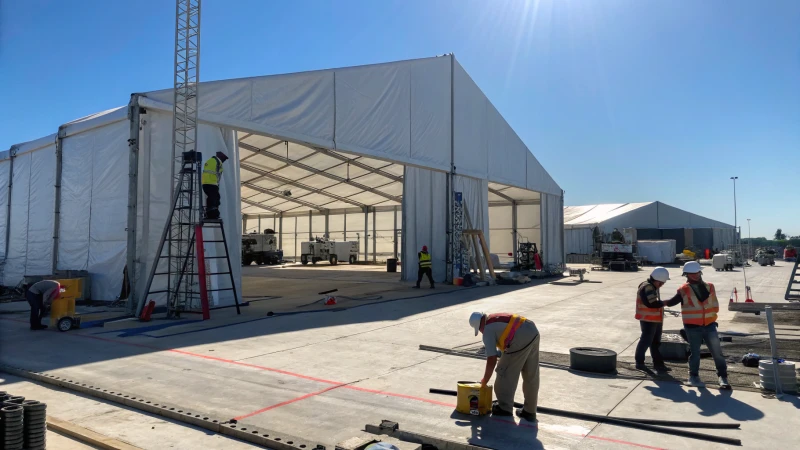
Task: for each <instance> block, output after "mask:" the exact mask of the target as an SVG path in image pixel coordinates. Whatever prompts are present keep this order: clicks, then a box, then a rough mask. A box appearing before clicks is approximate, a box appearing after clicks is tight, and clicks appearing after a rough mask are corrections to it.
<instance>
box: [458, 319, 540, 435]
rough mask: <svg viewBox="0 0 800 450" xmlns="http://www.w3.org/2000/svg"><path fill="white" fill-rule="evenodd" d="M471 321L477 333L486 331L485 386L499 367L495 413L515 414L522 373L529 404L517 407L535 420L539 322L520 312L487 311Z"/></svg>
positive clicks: (523, 391) (493, 410) (495, 387)
mask: <svg viewBox="0 0 800 450" xmlns="http://www.w3.org/2000/svg"><path fill="white" fill-rule="evenodd" d="M469 324H470V326H472V328H473V329H474V330H475V336H477V335H478V333H479V332H480V333H483V346H484V347H485V349H486V370H485V371H484V373H483V378H482V379H481V386H486V385H487V384H488V383H489V380H490V379H491V378H492V372H493V371H495V367H497V378H496V379H495V381H494V394H495V397H497V402H496V403H495V404H494V405H492V414H493V415H495V416H511V415H513V412H512V411H513V410H514V394H515V393H516V391H517V384H518V383H519V378H520V374H521V375H522V393H523V394H524V395H525V404H524V407H523V408H520V409H518V410H517V416H519V417H521V418H523V419H525V420H529V421H531V422H535V421H536V406H537V403H538V401H539V330H538V329H536V325H535V324H534V323H533V321H531V320H528V319H526V318H524V317H522V316H520V315H517V314H507V313H499V314H484V313H483V312H474V313H472V315H470V317H469ZM501 353H502V356H503V357H502V358H500V364H498V363H497V358H498V356H500V354H501Z"/></svg>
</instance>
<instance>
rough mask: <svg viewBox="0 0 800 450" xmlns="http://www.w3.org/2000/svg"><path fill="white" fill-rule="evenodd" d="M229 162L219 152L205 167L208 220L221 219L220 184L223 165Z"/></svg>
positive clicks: (204, 181) (204, 183) (204, 177)
mask: <svg viewBox="0 0 800 450" xmlns="http://www.w3.org/2000/svg"><path fill="white" fill-rule="evenodd" d="M227 160H228V156H227V155H225V153H222V152H217V154H216V155H214V156H212V157H211V158H208V160H207V161H206V163H205V164H204V165H203V177H202V181H203V192H205V194H206V217H205V218H206V219H219V198H220V197H219V182H220V180H221V179H222V163H224V162H225V161H227Z"/></svg>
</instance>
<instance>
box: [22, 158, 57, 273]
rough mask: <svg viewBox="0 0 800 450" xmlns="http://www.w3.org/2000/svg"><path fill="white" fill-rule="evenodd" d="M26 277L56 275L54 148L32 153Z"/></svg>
mask: <svg viewBox="0 0 800 450" xmlns="http://www.w3.org/2000/svg"><path fill="white" fill-rule="evenodd" d="M30 155H31V174H30V188H29V203H28V217H29V218H30V219H29V220H28V247H27V250H26V253H27V258H26V261H25V274H26V275H49V274H51V273H53V221H54V216H53V213H54V211H55V189H54V185H55V178H56V147H55V144H53V145H51V146H48V147H46V148H44V149H42V150H37V151H35V152H32V153H30Z"/></svg>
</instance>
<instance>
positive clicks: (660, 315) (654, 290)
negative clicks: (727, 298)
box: [635, 267, 680, 372]
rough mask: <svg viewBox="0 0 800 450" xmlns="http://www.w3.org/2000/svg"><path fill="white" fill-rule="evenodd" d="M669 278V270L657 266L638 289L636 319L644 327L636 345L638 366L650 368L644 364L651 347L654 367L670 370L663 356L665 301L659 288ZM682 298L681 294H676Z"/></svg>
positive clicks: (660, 369) (660, 370) (659, 369)
mask: <svg viewBox="0 0 800 450" xmlns="http://www.w3.org/2000/svg"><path fill="white" fill-rule="evenodd" d="M668 280H669V271H668V270H667V269H665V268H663V267H656V268H655V269H653V272H651V273H650V278H648V279H647V281H643V282H642V283H641V284H639V288H638V289H637V290H636V316H635V317H636V320H638V321H639V326H640V327H641V329H642V335H641V337H639V344H638V345H636V357H635V360H636V368H637V369H639V370H648V369H647V366H645V365H644V354H645V352H646V351H647V349H648V348H649V349H650V356H651V357H652V358H653V367H654V368H655V369H656V371H658V372H669V370H670V369H669V368H668V367H667V366H666V365H665V364H664V358H662V357H661V351H659V347H661V332H662V329H663V324H664V302H662V301H661V294H660V292H659V289H660V288H661V286H663V285H664V283H666V282H667V281H668ZM676 296H677V297H678V298H679V299H680V295H678V294H676Z"/></svg>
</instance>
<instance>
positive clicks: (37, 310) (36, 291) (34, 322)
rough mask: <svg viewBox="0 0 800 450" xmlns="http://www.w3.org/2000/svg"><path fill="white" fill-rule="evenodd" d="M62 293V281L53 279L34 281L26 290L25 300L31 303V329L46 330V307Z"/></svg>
mask: <svg viewBox="0 0 800 450" xmlns="http://www.w3.org/2000/svg"><path fill="white" fill-rule="evenodd" d="M60 295H61V283H59V282H58V281H53V280H42V281H39V282H36V283H34V284H33V285H31V286H30V287H29V288H28V289H27V290H26V291H25V300H27V301H28V304H29V305H31V317H30V323H31V330H44V329H45V328H47V325H43V324H42V318H43V317H44V311H45V309H46V308H45V307H46V306H48V305H50V304H51V303H52V302H53V300H55V299H57V298H58V297H59V296H60Z"/></svg>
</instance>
